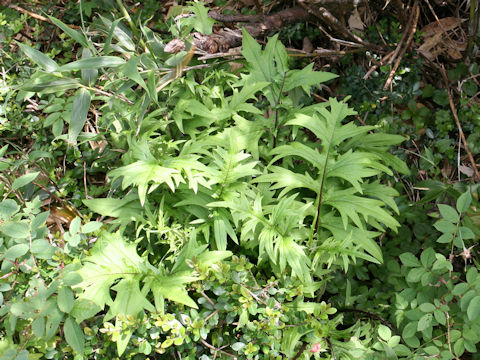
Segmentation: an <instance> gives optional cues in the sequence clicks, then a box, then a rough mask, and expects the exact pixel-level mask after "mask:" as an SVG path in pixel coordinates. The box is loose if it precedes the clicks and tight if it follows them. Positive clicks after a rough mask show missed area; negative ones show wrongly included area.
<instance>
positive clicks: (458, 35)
mask: <svg viewBox="0 0 480 360" xmlns="http://www.w3.org/2000/svg"><path fill="white" fill-rule="evenodd" d="M462 22H463V20H462V19H459V18H456V17H446V18H442V19H440V20H439V21H433V22H431V23H430V24H428V25H426V26H424V27H423V29H422V30H421V32H422V33H423V35H422V37H423V39H424V41H423V44H422V45H421V46H420V47H419V48H418V49H417V51H418V52H419V53H420V54H422V55H423V56H424V57H426V58H427V59H429V60H432V61H433V60H435V59H436V58H437V57H438V56H439V55H443V56H445V57H448V58H450V59H452V60H460V59H461V58H462V53H461V52H462V51H465V49H466V46H467V41H466V35H465V33H464V32H463V31H461V24H462Z"/></svg>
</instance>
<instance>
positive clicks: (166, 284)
mask: <svg viewBox="0 0 480 360" xmlns="http://www.w3.org/2000/svg"><path fill="white" fill-rule="evenodd" d="M196 279H197V278H196V277H194V276H191V275H190V274H189V273H187V274H185V275H182V274H181V273H178V274H172V275H170V276H157V277H156V278H155V280H154V281H153V283H152V292H153V295H154V297H155V299H156V301H155V303H157V302H158V301H159V299H160V297H161V296H162V297H165V298H167V299H169V300H172V301H175V302H177V303H180V304H184V305H187V306H190V307H192V308H194V309H198V306H197V304H196V303H195V301H193V299H192V298H191V297H190V296H188V292H187V290H186V289H185V284H187V283H189V282H192V281H195V280H196Z"/></svg>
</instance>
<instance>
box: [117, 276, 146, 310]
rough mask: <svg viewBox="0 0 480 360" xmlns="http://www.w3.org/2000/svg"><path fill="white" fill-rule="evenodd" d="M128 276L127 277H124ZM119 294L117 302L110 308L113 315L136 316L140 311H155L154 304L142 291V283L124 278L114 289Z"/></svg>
mask: <svg viewBox="0 0 480 360" xmlns="http://www.w3.org/2000/svg"><path fill="white" fill-rule="evenodd" d="M123 276H126V275H123ZM112 289H113V290H115V291H116V292H117V294H116V296H115V301H114V302H113V304H112V305H111V307H110V311H111V312H112V314H113V315H115V316H116V315H132V316H135V315H137V314H138V312H140V310H143V309H147V310H148V311H155V308H154V307H153V305H152V304H150V302H149V301H148V300H147V299H146V298H145V296H144V295H143V294H142V293H141V291H140V283H139V281H138V280H136V279H133V278H124V279H122V280H120V281H119V282H118V284H117V285H115V286H113V287H112Z"/></svg>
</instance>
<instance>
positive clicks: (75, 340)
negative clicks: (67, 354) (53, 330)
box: [63, 316, 85, 355]
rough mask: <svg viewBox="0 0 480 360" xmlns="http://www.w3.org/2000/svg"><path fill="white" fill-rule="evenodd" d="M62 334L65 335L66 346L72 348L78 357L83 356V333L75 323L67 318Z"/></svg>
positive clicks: (70, 318)
mask: <svg viewBox="0 0 480 360" xmlns="http://www.w3.org/2000/svg"><path fill="white" fill-rule="evenodd" d="M63 332H64V334H65V340H67V343H68V345H70V346H71V347H72V349H73V350H75V351H76V352H77V353H79V354H80V355H83V350H84V346H85V338H84V336H83V331H82V329H80V326H78V324H77V322H76V321H75V320H74V319H73V318H72V317H70V316H69V317H68V318H67V319H66V320H65V323H64V324H63Z"/></svg>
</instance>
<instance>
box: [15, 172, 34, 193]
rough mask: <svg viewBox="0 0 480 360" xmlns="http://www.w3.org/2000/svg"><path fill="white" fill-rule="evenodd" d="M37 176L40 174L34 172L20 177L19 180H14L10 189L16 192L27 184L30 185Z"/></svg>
mask: <svg viewBox="0 0 480 360" xmlns="http://www.w3.org/2000/svg"><path fill="white" fill-rule="evenodd" d="M38 174H40V172H39V171H36V172H32V173H28V174H25V175H22V176H20V177H19V178H16V179H15V181H14V182H13V184H12V189H13V190H17V189H20V188H21V187H24V186H25V185H27V184H30V183H31V182H32V181H33V180H35V179H36V178H37V176H38Z"/></svg>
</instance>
